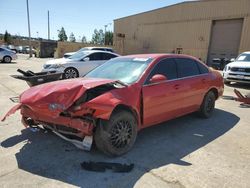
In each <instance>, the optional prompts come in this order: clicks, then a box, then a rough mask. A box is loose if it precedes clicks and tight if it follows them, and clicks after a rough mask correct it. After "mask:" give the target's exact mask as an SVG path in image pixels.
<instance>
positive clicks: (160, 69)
mask: <svg viewBox="0 0 250 188" xmlns="http://www.w3.org/2000/svg"><path fill="white" fill-rule="evenodd" d="M156 74H162V75H164V76H166V77H167V79H168V80H173V79H176V78H177V68H176V63H175V61H174V60H173V59H163V60H161V61H160V62H158V63H157V64H156V66H155V67H154V68H153V70H152V71H151V73H150V75H149V76H148V78H147V81H146V83H149V80H150V79H151V78H152V77H153V76H154V75H156Z"/></svg>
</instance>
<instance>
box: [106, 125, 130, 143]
mask: <svg viewBox="0 0 250 188" xmlns="http://www.w3.org/2000/svg"><path fill="white" fill-rule="evenodd" d="M131 136H132V127H131V123H130V122H128V121H119V122H117V123H116V125H115V126H114V127H113V129H112V130H111V136H110V141H111V144H112V145H113V146H114V147H115V148H124V147H126V146H127V145H128V144H129V142H130V140H131Z"/></svg>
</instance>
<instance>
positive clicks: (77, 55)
mask: <svg viewBox="0 0 250 188" xmlns="http://www.w3.org/2000/svg"><path fill="white" fill-rule="evenodd" d="M89 53H90V52H86V51H80V52H76V53H74V54H73V55H71V56H69V57H68V59H82V58H83V57H85V56H86V55H88V54H89Z"/></svg>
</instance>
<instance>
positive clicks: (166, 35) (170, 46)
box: [114, 0, 250, 60]
mask: <svg viewBox="0 0 250 188" xmlns="http://www.w3.org/2000/svg"><path fill="white" fill-rule="evenodd" d="M249 15H250V0H210V1H198V2H184V3H180V4H177V5H173V6H169V7H165V8H161V9H157V10H154V11H150V12H146V13H141V14H138V15H133V16H129V17H125V18H121V19H117V20H115V21H114V32H115V36H114V45H115V48H116V50H117V52H119V53H122V54H134V53H147V52H167V53H169V52H173V51H174V50H176V48H182V49H183V53H185V54H190V55H194V56H196V57H198V58H201V59H202V60H206V59H207V53H208V49H209V44H210V33H211V28H212V21H213V20H221V19H235V18H244V24H243V30H242V40H241V45H240V51H245V50H247V49H248V50H250V44H249V43H250V35H249V33H250V19H249ZM118 33H122V34H125V38H121V37H117V36H116V34H118Z"/></svg>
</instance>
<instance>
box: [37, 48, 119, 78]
mask: <svg viewBox="0 0 250 188" xmlns="http://www.w3.org/2000/svg"><path fill="white" fill-rule="evenodd" d="M118 56H119V55H118V54H115V53H112V52H104V51H99V50H86V51H80V52H77V53H75V54H74V55H72V56H70V57H69V58H60V59H54V60H50V61H48V62H47V63H45V64H44V65H43V70H42V71H43V72H45V71H56V72H63V73H64V74H63V78H65V79H69V78H77V77H82V76H84V75H85V74H86V73H88V72H89V71H91V70H93V69H94V68H96V67H98V66H100V65H102V64H103V63H105V62H106V61H108V60H110V59H112V58H116V57H118Z"/></svg>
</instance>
